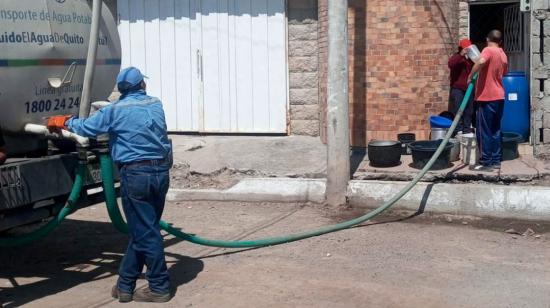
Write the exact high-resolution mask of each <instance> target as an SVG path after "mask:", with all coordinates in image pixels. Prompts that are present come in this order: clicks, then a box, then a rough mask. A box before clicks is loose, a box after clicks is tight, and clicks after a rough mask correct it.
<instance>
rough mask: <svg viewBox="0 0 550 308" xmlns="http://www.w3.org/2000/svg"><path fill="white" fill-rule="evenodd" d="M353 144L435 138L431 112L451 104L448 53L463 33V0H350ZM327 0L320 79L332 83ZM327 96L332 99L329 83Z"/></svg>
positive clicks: (322, 96) (322, 13) (322, 12)
mask: <svg viewBox="0 0 550 308" xmlns="http://www.w3.org/2000/svg"><path fill="white" fill-rule="evenodd" d="M349 6H350V8H349V12H348V14H349V16H348V23H349V37H350V41H349V56H350V64H349V65H350V129H351V138H352V144H353V145H355V146H363V145H365V144H367V143H368V141H369V140H371V139H395V138H396V137H397V136H396V134H397V133H399V132H413V133H416V134H417V139H425V138H427V137H428V136H429V123H428V120H427V119H428V116H429V115H430V114H436V113H439V112H441V111H443V110H445V109H446V108H447V102H448V91H449V85H448V69H447V59H448V57H449V56H450V55H451V54H452V53H453V52H454V51H455V48H456V41H457V39H458V28H459V27H458V23H459V16H458V14H459V3H458V1H456V0H439V1H435V0H395V1H384V0H369V1H365V0H350V1H349ZM324 16H326V0H320V1H319V23H320V26H319V29H320V42H321V43H320V45H319V49H320V50H319V54H320V56H321V65H320V68H321V71H320V74H319V76H320V81H321V83H326V65H325V63H326V50H327V46H326V43H324V42H326V40H325V38H324V36H326V31H324V29H326V18H324ZM320 100H321V104H322V105H326V89H325V88H324V87H323V86H321V93H320Z"/></svg>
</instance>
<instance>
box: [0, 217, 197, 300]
mask: <svg viewBox="0 0 550 308" xmlns="http://www.w3.org/2000/svg"><path fill="white" fill-rule="evenodd" d="M91 234H92V235H93V237H91V236H90V235H91ZM90 238H93V240H90ZM178 242H179V240H177V239H169V240H167V241H165V247H169V246H171V245H174V244H176V243H178ZM126 245H127V238H126V236H125V235H123V234H120V233H118V232H117V231H116V230H115V229H114V228H113V226H112V225H111V224H110V223H103V222H89V221H76V220H67V221H65V222H64V223H63V224H62V225H61V227H60V228H59V229H58V230H56V231H55V232H54V233H53V234H52V235H50V236H48V237H47V238H45V239H43V240H42V241H40V242H37V243H34V244H32V245H29V246H25V247H19V248H3V249H2V252H1V253H0V279H6V280H8V281H10V285H9V286H0V306H2V303H3V307H6V308H8V307H20V306H23V305H25V304H27V303H30V302H33V301H35V300H37V299H40V298H43V297H46V296H49V295H53V294H56V293H59V292H63V291H66V290H68V289H71V288H73V287H75V286H78V285H80V284H82V283H86V282H90V281H94V280H101V279H105V278H109V277H111V276H116V275H117V273H118V265H119V263H120V261H121V259H122V257H123V254H124V251H125V249H126ZM169 256H170V257H172V258H174V259H176V260H177V261H175V262H172V263H171V264H170V263H169V264H168V266H169V268H170V276H171V279H172V285H173V287H175V288H177V287H179V286H181V285H183V284H186V283H188V282H190V281H192V280H193V279H195V278H196V277H197V275H198V274H199V273H200V272H201V271H202V270H203V268H204V264H203V262H202V261H201V260H198V259H194V258H190V257H185V256H179V255H172V254H170V255H169ZM29 278H32V279H33V281H36V282H32V283H28V284H27V283H25V280H27V279H29ZM37 280H38V281H37Z"/></svg>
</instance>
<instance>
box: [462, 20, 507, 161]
mask: <svg viewBox="0 0 550 308" xmlns="http://www.w3.org/2000/svg"><path fill="white" fill-rule="evenodd" d="M501 42H502V33H501V32H500V31H498V30H493V31H491V32H489V34H488V35H487V47H485V48H484V49H483V51H482V52H481V56H480V58H479V60H478V61H477V63H476V64H475V65H474V68H473V69H472V72H471V73H470V76H468V81H471V80H472V78H473V76H474V75H475V74H476V73H478V72H479V76H478V80H477V84H476V95H475V100H476V104H478V107H479V110H478V113H477V126H476V137H477V143H478V147H479V150H480V153H481V158H480V160H479V163H480V165H478V166H475V168H474V170H478V171H492V170H493V168H496V169H500V162H501V161H502V132H501V130H500V125H501V124H500V122H501V120H502V112H503V110H504V87H503V85H502V77H503V76H504V75H505V74H506V73H507V71H508V57H506V54H505V53H504V51H503V50H502V48H500V43H501Z"/></svg>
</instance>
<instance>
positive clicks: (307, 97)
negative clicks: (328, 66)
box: [287, 0, 320, 136]
mask: <svg viewBox="0 0 550 308" xmlns="http://www.w3.org/2000/svg"><path fill="white" fill-rule="evenodd" d="M287 3H288V4H287V14H288V50H289V55H288V61H289V62H288V65H289V76H290V80H289V87H290V90H289V94H290V132H291V134H293V135H310V136H318V135H319V130H320V129H319V80H318V68H319V54H318V52H319V50H318V35H317V27H318V24H317V19H318V18H317V13H318V10H317V0H293V1H288V2H287Z"/></svg>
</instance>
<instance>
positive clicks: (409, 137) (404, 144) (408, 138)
mask: <svg viewBox="0 0 550 308" xmlns="http://www.w3.org/2000/svg"><path fill="white" fill-rule="evenodd" d="M397 140H399V142H401V155H411V149H410V148H409V144H411V142H414V141H416V135H415V134H413V133H402V134H397Z"/></svg>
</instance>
